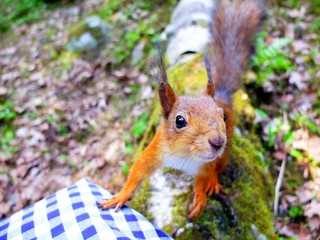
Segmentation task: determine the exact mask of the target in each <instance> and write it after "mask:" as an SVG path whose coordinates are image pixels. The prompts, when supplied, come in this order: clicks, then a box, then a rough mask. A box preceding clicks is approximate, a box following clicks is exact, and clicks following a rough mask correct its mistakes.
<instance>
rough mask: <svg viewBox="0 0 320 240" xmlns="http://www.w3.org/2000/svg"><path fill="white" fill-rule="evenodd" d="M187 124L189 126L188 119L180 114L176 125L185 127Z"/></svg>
mask: <svg viewBox="0 0 320 240" xmlns="http://www.w3.org/2000/svg"><path fill="white" fill-rule="evenodd" d="M185 126H187V121H186V120H185V119H184V117H182V116H180V115H178V116H177V117H176V127H177V128H183V127H185Z"/></svg>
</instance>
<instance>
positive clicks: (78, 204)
mask: <svg viewBox="0 0 320 240" xmlns="http://www.w3.org/2000/svg"><path fill="white" fill-rule="evenodd" d="M110 196H111V195H110V193H109V192H107V191H106V190H104V189H103V188H101V187H99V186H98V185H96V184H94V183H92V182H91V181H89V180H87V179H82V180H80V181H78V182H77V183H75V184H74V185H72V186H71V187H69V188H65V189H62V190H60V191H58V192H56V193H54V194H52V195H51V196H49V197H47V198H45V199H42V200H41V201H39V202H37V203H35V204H33V205H31V206H29V207H27V208H25V209H22V210H21V211H19V212H17V213H15V214H13V215H12V216H11V217H8V218H5V219H3V220H0V239H1V240H3V239H10V240H16V239H23V240H26V239H72V240H73V239H75V240H77V239H108V240H109V239H119V240H125V239H172V238H170V237H169V236H168V235H167V234H165V233H164V232H163V231H161V230H160V229H158V228H156V227H155V226H154V225H152V224H151V223H150V222H149V221H148V220H147V219H146V218H145V217H143V216H142V215H141V214H140V213H138V212H136V211H135V210H133V209H131V208H129V207H127V206H124V207H123V208H122V209H121V210H120V211H118V212H115V211H114V209H108V210H102V209H100V208H98V206H97V203H98V202H101V201H102V200H103V199H106V198H110Z"/></svg>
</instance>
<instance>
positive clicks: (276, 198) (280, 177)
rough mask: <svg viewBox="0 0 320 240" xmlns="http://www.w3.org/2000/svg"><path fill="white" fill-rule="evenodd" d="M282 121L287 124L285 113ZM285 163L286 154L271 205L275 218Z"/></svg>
mask: <svg viewBox="0 0 320 240" xmlns="http://www.w3.org/2000/svg"><path fill="white" fill-rule="evenodd" d="M283 119H284V122H285V124H287V122H288V116H287V114H286V113H284V114H283ZM286 162H287V154H286V155H285V156H284V158H283V160H282V163H281V167H280V172H279V176H278V179H277V184H276V188H275V196H274V204H273V212H274V215H275V216H277V215H278V208H279V198H280V188H281V185H282V181H283V178H284V171H285V168H286Z"/></svg>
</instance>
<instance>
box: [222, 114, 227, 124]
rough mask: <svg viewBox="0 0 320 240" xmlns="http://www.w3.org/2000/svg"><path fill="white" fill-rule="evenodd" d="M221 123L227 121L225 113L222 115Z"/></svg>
mask: <svg viewBox="0 0 320 240" xmlns="http://www.w3.org/2000/svg"><path fill="white" fill-rule="evenodd" d="M223 121H224V122H226V121H227V115H226V114H225V113H223Z"/></svg>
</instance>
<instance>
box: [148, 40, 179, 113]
mask: <svg viewBox="0 0 320 240" xmlns="http://www.w3.org/2000/svg"><path fill="white" fill-rule="evenodd" d="M154 45H155V47H156V50H157V61H156V63H157V65H158V67H159V70H160V77H159V97H160V103H161V107H162V112H163V116H164V118H165V119H168V117H169V114H170V112H171V110H172V108H173V105H174V103H175V102H176V100H177V97H176V94H175V93H174V91H173V89H172V88H171V86H170V84H169V82H168V77H167V73H166V69H165V65H164V61H163V54H162V51H161V46H160V43H158V42H157V43H155V44H154Z"/></svg>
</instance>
